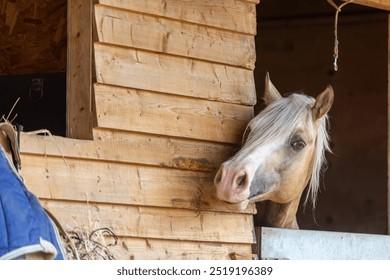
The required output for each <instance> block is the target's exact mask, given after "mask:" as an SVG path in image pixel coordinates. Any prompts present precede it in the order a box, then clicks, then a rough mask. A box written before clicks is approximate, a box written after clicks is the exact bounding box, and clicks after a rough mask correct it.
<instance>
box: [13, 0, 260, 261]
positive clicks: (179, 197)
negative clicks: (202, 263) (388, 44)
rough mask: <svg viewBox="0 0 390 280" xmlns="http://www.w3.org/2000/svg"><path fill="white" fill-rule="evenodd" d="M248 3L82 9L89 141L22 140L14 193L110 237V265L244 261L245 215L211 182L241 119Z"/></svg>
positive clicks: (107, 3) (247, 100)
mask: <svg viewBox="0 0 390 280" xmlns="http://www.w3.org/2000/svg"><path fill="white" fill-rule="evenodd" d="M257 2H258V1H257V0H246V1H244V0H243V1H233V0H228V1H198V0H197V1H195V0H194V1H177V0H176V1H173V0H172V1H168V0H167V1H149V2H146V1H138V0H134V1H120V0H100V1H99V3H98V4H96V5H94V7H93V14H94V17H95V25H96V33H94V34H92V35H91V34H89V35H88V34H87V35H88V36H91V38H94V39H95V42H94V44H93V54H94V64H93V65H94V67H95V68H94V76H96V82H95V83H94V85H93V89H94V95H93V96H94V98H93V101H94V102H93V103H94V107H95V108H96V116H95V117H96V125H95V127H94V129H93V131H92V132H93V138H94V139H93V140H75V139H69V138H61V137H50V136H36V135H30V134H23V135H22V144H21V150H22V160H23V167H22V173H23V176H24V178H25V180H26V184H27V186H28V187H29V188H30V190H31V191H33V192H34V193H36V194H37V195H38V196H39V198H40V200H41V201H42V202H43V204H44V205H45V206H46V207H47V208H48V209H49V210H50V211H51V212H53V213H54V215H55V216H57V218H58V219H59V220H60V221H61V223H62V224H63V225H65V226H68V227H71V228H72V227H76V226H83V225H84V226H85V225H87V226H90V225H92V224H94V223H95V222H97V223H98V224H99V226H100V227H109V228H111V229H112V230H113V231H114V233H115V234H117V235H118V236H119V237H120V245H119V252H118V256H119V258H121V259H249V258H251V254H252V250H251V246H252V243H253V242H254V233H253V219H252V214H253V213H254V211H255V210H254V208H253V207H252V206H249V207H248V209H246V210H245V211H243V212H232V211H231V210H229V209H228V205H226V204H225V203H223V202H220V201H218V200H217V199H216V197H215V190H214V185H213V177H214V174H215V171H216V169H217V168H218V167H219V165H220V163H221V162H223V161H224V160H226V159H227V158H228V157H230V156H231V155H232V154H233V152H234V151H235V149H236V148H237V145H238V144H239V143H240V141H241V135H242V133H243V130H244V129H245V126H246V124H247V122H248V121H249V120H250V119H251V118H252V117H253V105H254V104H255V103H256V94H255V85H254V78H253V69H254V63H255V56H256V55H255V44H254V35H255V33H256V9H255V6H256V3H257ZM68 8H69V7H68ZM71 20H74V21H77V20H80V19H79V18H77V17H76V18H71ZM79 35H80V34H79ZM86 60H87V61H88V58H87V59H86ZM79 64H80V65H81V64H82V62H79ZM68 73H69V72H68ZM73 98H74V97H73ZM80 98H83V97H80Z"/></svg>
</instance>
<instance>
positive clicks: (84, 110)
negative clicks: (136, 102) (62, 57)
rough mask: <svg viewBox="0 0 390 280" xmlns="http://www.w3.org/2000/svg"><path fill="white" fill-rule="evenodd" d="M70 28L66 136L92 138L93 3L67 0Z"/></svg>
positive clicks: (68, 39)
mask: <svg viewBox="0 0 390 280" xmlns="http://www.w3.org/2000/svg"><path fill="white" fill-rule="evenodd" d="M76 19H77V20H76ZM67 25H68V33H67V35H68V36H67V42H68V54H67V56H68V57H67V61H68V64H67V67H66V71H67V73H66V81H67V85H66V90H67V91H66V110H67V111H66V129H67V132H66V134H67V136H68V137H71V138H78V139H92V126H93V118H92V3H91V2H90V1H75V0H68V24H67Z"/></svg>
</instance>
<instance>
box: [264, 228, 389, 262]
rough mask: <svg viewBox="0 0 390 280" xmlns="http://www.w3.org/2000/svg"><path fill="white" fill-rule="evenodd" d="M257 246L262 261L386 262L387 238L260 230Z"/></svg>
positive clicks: (354, 234)
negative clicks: (258, 245) (259, 247)
mask: <svg viewBox="0 0 390 280" xmlns="http://www.w3.org/2000/svg"><path fill="white" fill-rule="evenodd" d="M260 244H261V258H262V259H290V260H389V259H390V236H387V235H375V234H358V233H346V232H329V231H328V232H327V231H310V230H291V229H277V228H262V229H261V243H260Z"/></svg>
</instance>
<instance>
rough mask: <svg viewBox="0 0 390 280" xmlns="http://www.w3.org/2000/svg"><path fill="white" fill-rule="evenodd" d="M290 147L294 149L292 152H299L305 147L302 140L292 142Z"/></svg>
mask: <svg viewBox="0 0 390 280" xmlns="http://www.w3.org/2000/svg"><path fill="white" fill-rule="evenodd" d="M291 147H292V148H293V149H294V151H296V152H299V151H300V150H302V149H303V148H305V147H306V143H305V142H304V141H302V140H298V141H294V142H292V143H291Z"/></svg>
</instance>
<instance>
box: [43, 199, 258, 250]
mask: <svg viewBox="0 0 390 280" xmlns="http://www.w3.org/2000/svg"><path fill="white" fill-rule="evenodd" d="M41 202H42V205H43V206H44V207H45V208H47V209H48V210H49V211H50V212H51V213H53V215H54V216H55V217H56V218H57V219H58V220H59V221H60V222H61V224H62V225H63V226H64V227H65V228H69V227H71V228H72V227H75V226H79V227H82V226H87V225H90V224H91V223H94V222H98V223H99V225H100V226H101V227H108V228H110V229H112V230H113V232H114V233H115V234H116V235H118V236H125V237H138V238H155V239H169V240H185V241H202V242H222V243H235V244H240V243H242V244H252V243H253V242H254V235H253V218H252V215H245V214H244V215H243V214H234V213H221V212H207V211H203V212H202V211H193V210H183V209H171V208H157V207H141V206H129V205H111V204H100V203H92V202H67V201H57V200H56V201H54V200H45V199H41Z"/></svg>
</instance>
